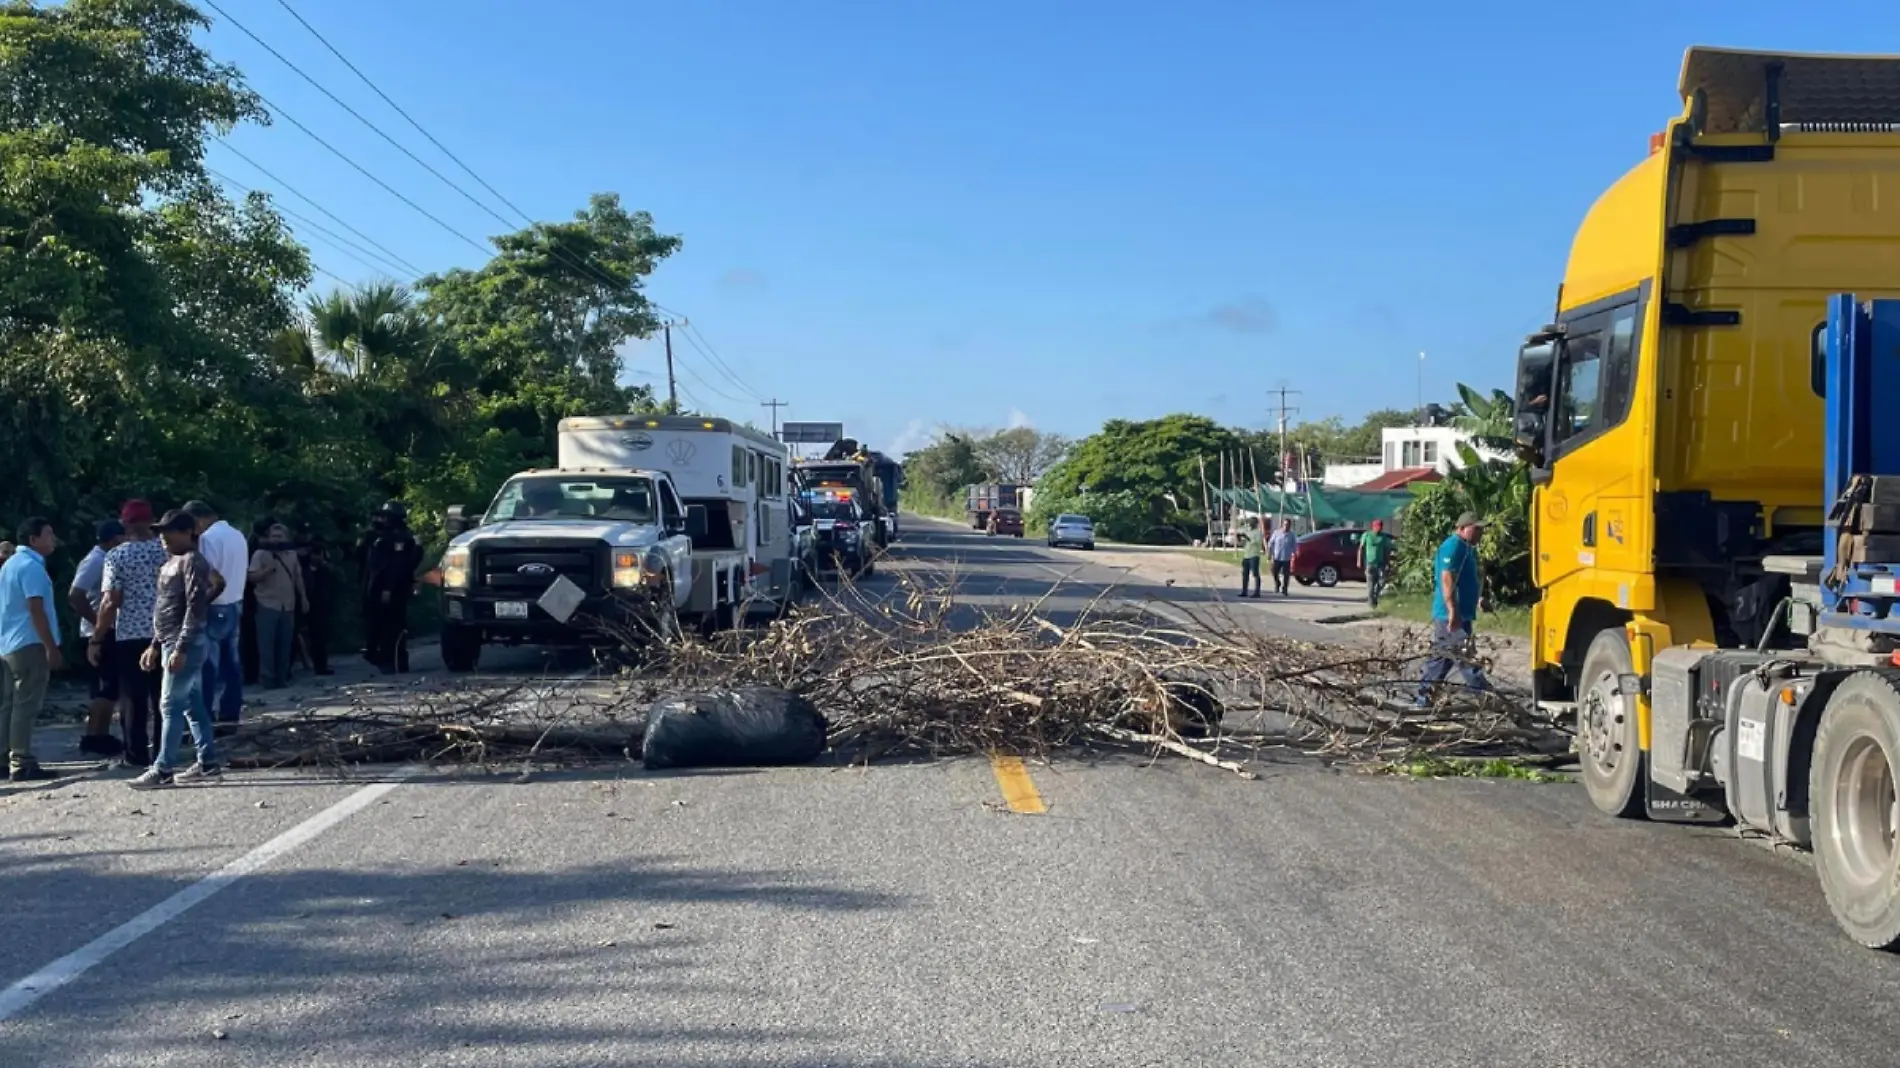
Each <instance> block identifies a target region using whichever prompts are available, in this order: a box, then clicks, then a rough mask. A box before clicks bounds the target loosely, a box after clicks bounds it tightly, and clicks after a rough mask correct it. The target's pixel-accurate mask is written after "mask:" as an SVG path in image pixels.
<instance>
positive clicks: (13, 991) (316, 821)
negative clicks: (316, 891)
mask: <svg viewBox="0 0 1900 1068" xmlns="http://www.w3.org/2000/svg"><path fill="white" fill-rule="evenodd" d="M420 770H421V769H420V768H416V767H405V768H401V769H398V770H397V771H396V772H395V773H394V775H395V778H394V779H392V780H391V781H387V782H379V783H375V784H372V785H370V786H365V787H363V788H362V789H361V790H358V791H356V792H355V793H353V794H351V795H350V796H348V797H346V798H344V799H343V800H341V801H338V802H337V803H336V804H334V805H331V806H330V807H329V808H326V809H324V810H323V811H322V812H319V813H317V814H316V815H314V816H312V817H310V818H309V819H307V820H305V821H303V822H302V823H299V824H298V825H296V826H295V827H292V828H291V829H290V830H288V831H285V832H284V833H282V834H280V835H278V836H277V837H275V838H273V839H271V840H270V841H268V842H265V843H264V844H263V845H261V846H258V847H257V848H256V849H253V850H251V851H250V852H249V853H246V854H244V855H243V856H241V857H239V858H238V859H236V860H234V861H232V862H231V863H229V864H226V865H225V866H224V867H222V868H219V869H218V870H217V871H215V872H213V873H211V874H210V875H207V876H205V877H204V878H202V879H200V880H198V881H197V882H195V883H193V884H191V885H190V886H187V887H185V888H184V889H183V890H180V891H178V892H177V893H175V894H173V895H172V896H170V897H168V898H166V899H165V900H163V901H161V902H159V903H158V904H156V905H153V906H152V907H151V908H149V909H146V910H145V911H144V912H141V913H139V914H138V915H137V916H134V917H133V918H132V919H130V920H127V921H126V922H125V923H123V924H120V925H119V926H117V927H114V928H113V929H112V930H110V931H107V932H106V933H105V934H102V935H100V936H99V937H98V938H95V939H93V940H92V941H91V942H88V943H86V944H85V945H84V946H81V947H80V948H78V949H76V950H74V951H72V952H71V953H68V954H66V955H65V956H63V957H61V958H59V959H58V960H56V961H54V962H53V963H51V964H48V965H47V966H46V967H44V968H41V969H40V970H39V971H37V972H34V973H33V974H32V975H29V976H27V977H26V978H24V979H22V980H20V981H19V982H17V983H14V984H13V985H12V986H9V987H7V988H6V990H4V991H0V1022H4V1021H6V1020H10V1019H12V1018H13V1017H15V1016H18V1015H19V1014H20V1013H22V1012H25V1011H26V1010H27V1009H28V1008H29V1007H31V1006H32V1005H33V1003H34V1002H36V1001H38V1000H40V999H41V998H43V997H45V996H46V995H48V994H50V993H52V992H53V991H55V990H58V989H59V988H60V987H62V986H65V985H66V984H67V983H70V982H72V981H73V980H74V979H77V978H79V977H80V976H82V975H84V974H86V973H87V972H88V971H91V970H92V969H93V968H94V967H96V966H97V965H99V964H100V963H101V962H102V961H104V960H105V959H106V958H107V957H110V956H112V955H113V954H114V953H117V952H118V951H119V950H122V949H124V948H125V947H127V946H129V945H131V944H132V943H134V942H136V941H138V940H139V939H141V938H143V937H145V936H146V935H148V934H151V933H152V932H153V931H156V930H158V929H159V928H160V927H163V926H165V925H166V924H167V923H170V922H171V921H173V920H175V919H177V918H178V917H180V916H182V915H184V914H185V913H186V912H188V911H190V910H191V909H192V908H193V907H194V906H196V905H198V904H199V903H200V902H202V901H204V900H205V899H206V898H208V897H210V896H211V895H213V894H215V893H217V892H218V891H220V890H222V889H224V888H225V887H227V886H230V885H231V884H232V883H235V882H237V881H238V880H239V879H242V878H244V877H245V876H246V875H249V874H251V873H252V872H255V871H257V870H258V869H260V868H262V867H264V866H265V865H267V864H269V863H270V862H271V861H273V860H276V859H277V858H278V857H281V856H283V855H284V854H286V853H289V852H291V851H292V850H294V849H297V848H298V847H300V846H303V845H307V844H308V843H309V842H311V841H312V840H313V839H315V838H316V837H317V836H318V835H320V834H322V833H323V832H325V831H327V830H329V829H330V828H332V827H334V826H336V825H337V824H339V823H342V822H343V821H344V820H346V819H349V818H350V817H351V816H352V815H354V814H355V813H357V812H359V811H361V810H362V809H363V808H365V807H367V806H368V805H370V804H371V803H373V802H374V801H375V800H376V799H377V798H380V797H382V796H383V795H384V794H386V793H388V792H390V791H391V790H394V789H395V788H396V787H398V786H401V785H402V784H403V782H404V780H406V779H408V778H410V777H411V776H413V775H415V774H416V773H417V772H418V771H420Z"/></svg>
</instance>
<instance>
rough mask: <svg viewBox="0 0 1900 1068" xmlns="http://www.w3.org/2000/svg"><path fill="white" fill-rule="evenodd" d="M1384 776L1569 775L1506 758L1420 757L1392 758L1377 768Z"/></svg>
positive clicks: (1523, 778)
mask: <svg viewBox="0 0 1900 1068" xmlns="http://www.w3.org/2000/svg"><path fill="white" fill-rule="evenodd" d="M1379 770H1380V771H1381V772H1382V773H1384V774H1387V775H1404V776H1406V777H1407V778H1412V779H1516V780H1518V781H1519V782H1537V783H1551V782H1569V781H1570V776H1568V775H1557V774H1554V773H1552V772H1548V771H1545V770H1544V769H1542V768H1539V767H1533V766H1532V765H1529V764H1526V763H1523V762H1522V761H1518V760H1513V759H1511V758H1510V757H1489V758H1467V757H1439V756H1420V757H1414V758H1412V759H1410V760H1395V761H1393V762H1392V763H1390V764H1386V765H1383V766H1382V767H1380V769H1379Z"/></svg>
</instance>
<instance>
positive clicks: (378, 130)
mask: <svg viewBox="0 0 1900 1068" xmlns="http://www.w3.org/2000/svg"><path fill="white" fill-rule="evenodd" d="M204 4H205V6H206V7H209V8H210V9H211V10H213V11H216V12H217V13H218V14H219V15H221V16H223V17H224V21H226V22H228V23H230V24H231V25H233V26H235V27H237V28H238V30H239V31H241V32H242V33H243V34H244V35H245V36H246V37H249V38H250V39H251V40H253V41H256V42H257V43H258V45H259V46H261V47H262V48H263V49H264V51H266V52H269V53H270V54H271V55H273V56H276V57H277V61H278V62H280V63H282V64H283V65H284V66H286V67H289V68H290V69H291V70H292V71H295V72H296V74H297V76H298V77H299V78H302V79H303V80H304V81H306V82H309V83H310V84H311V86H312V87H313V88H315V89H316V90H317V92H319V93H322V94H323V95H324V96H327V97H329V98H330V100H331V101H332V102H334V103H335V104H336V106H337V107H340V108H342V109H343V110H344V111H347V112H349V113H350V116H351V117H352V118H354V119H356V121H357V122H360V123H362V124H363V125H365V126H367V127H369V128H370V130H371V131H372V132H373V133H375V134H376V136H378V137H380V138H382V139H383V140H385V141H387V142H389V143H390V145H391V146H393V147H394V148H395V149H396V151H398V152H400V153H402V154H403V155H405V156H408V157H409V158H410V159H412V160H414V161H415V163H416V165H417V166H418V167H421V168H422V169H423V170H425V171H428V172H429V173H430V174H433V175H435V176H436V177H437V178H438V179H440V180H441V181H442V184H443V185H446V186H448V187H449V188H450V189H453V190H455V191H456V192H457V193H460V194H462V196H463V197H464V198H466V199H467V200H468V202H469V203H470V204H473V205H475V206H476V207H478V208H480V209H482V210H483V211H485V212H487V213H488V215H489V216H490V217H491V218H493V219H494V220H495V221H497V222H499V223H501V224H502V225H503V226H513V225H514V223H513V222H511V221H509V220H508V219H507V218H506V217H505V216H503V215H502V214H501V213H500V212H498V211H496V210H495V209H493V208H491V207H489V206H488V205H487V204H484V203H482V202H481V201H480V200H479V199H477V198H476V197H475V195H474V194H473V193H470V192H469V191H468V190H466V189H464V188H462V187H461V186H459V185H457V184H456V183H455V180H454V179H452V178H450V177H449V176H448V175H446V174H443V173H442V172H441V171H438V170H436V169H435V168H434V167H432V166H430V165H429V163H428V161H427V160H424V159H423V158H422V157H421V156H418V155H416V154H415V153H414V152H411V151H409V149H408V147H407V146H406V145H404V144H403V143H402V142H400V141H398V140H396V139H395V138H394V137H391V136H389V134H387V133H385V132H384V131H383V129H382V127H380V126H378V125H376V124H375V123H373V122H371V121H369V120H368V119H366V118H364V117H363V114H362V112H359V111H357V110H356V109H355V108H353V107H351V106H350V105H349V104H348V103H347V102H346V101H345V100H344V99H343V98H342V97H340V96H337V95H336V94H335V93H333V92H331V91H330V90H328V89H326V88H324V85H323V83H322V82H319V81H317V80H316V79H315V78H313V77H311V76H310V75H309V74H307V73H305V71H304V69H303V68H302V67H299V66H298V65H297V64H295V63H292V62H291V61H290V59H289V58H288V57H287V56H285V55H284V54H283V53H282V52H279V51H278V50H277V49H276V48H274V47H272V46H271V43H270V42H269V41H266V40H264V39H263V38H262V37H259V36H258V35H257V34H256V33H253V32H252V31H251V28H250V27H248V26H246V25H244V24H243V23H242V22H239V21H238V20H237V19H234V18H232V17H231V16H230V15H229V14H228V13H227V12H226V11H225V10H224V9H223V8H221V7H219V6H218V5H217V2H216V0H204ZM291 14H293V15H294V14H296V12H294V11H293V12H291ZM300 21H301V20H300ZM325 44H326V45H327V44H328V42H325ZM332 51H334V49H332ZM372 88H373V86H372ZM259 99H262V97H260V98H259ZM285 117H286V118H289V116H285ZM405 117H406V116H405ZM291 121H292V122H296V120H295V119H292V120H291Z"/></svg>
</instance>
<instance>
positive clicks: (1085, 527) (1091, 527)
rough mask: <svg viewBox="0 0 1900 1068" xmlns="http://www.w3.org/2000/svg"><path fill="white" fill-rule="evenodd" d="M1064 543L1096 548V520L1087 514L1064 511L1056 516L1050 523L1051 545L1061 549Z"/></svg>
mask: <svg viewBox="0 0 1900 1068" xmlns="http://www.w3.org/2000/svg"><path fill="white" fill-rule="evenodd" d="M1064 545H1074V546H1077V547H1079V548H1083V549H1091V550H1092V549H1094V548H1095V521H1094V520H1092V519H1090V518H1089V517H1088V516H1085V515H1076V514H1075V513H1073V512H1064V513H1062V514H1061V515H1059V516H1056V518H1055V522H1053V523H1050V524H1049V547H1050V548H1051V549H1059V548H1061V547H1062V546H1064Z"/></svg>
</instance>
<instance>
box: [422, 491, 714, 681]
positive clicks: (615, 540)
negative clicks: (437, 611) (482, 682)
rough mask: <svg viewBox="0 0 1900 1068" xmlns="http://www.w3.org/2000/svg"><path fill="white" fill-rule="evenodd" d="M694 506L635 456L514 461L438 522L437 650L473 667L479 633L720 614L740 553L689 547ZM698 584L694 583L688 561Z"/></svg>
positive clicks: (661, 626)
mask: <svg viewBox="0 0 1900 1068" xmlns="http://www.w3.org/2000/svg"><path fill="white" fill-rule="evenodd" d="M695 525H697V526H698V527H699V528H700V533H701V534H703V528H704V527H705V525H706V513H705V510H704V509H702V508H697V507H695V508H688V507H686V506H685V505H683V504H682V503H681V500H680V496H679V493H678V491H677V490H676V489H675V488H674V485H673V480H672V477H671V476H670V475H669V474H667V473H666V472H664V471H653V470H642V469H637V468H591V469H585V470H574V469H555V470H541V471H524V472H522V473H521V474H518V475H515V476H514V477H513V478H510V479H509V480H508V481H507V482H506V483H505V484H504V485H503V486H502V488H501V492H499V493H497V494H496V495H495V500H494V503H493V504H491V505H489V508H488V511H487V513H486V514H484V515H482V516H480V517H475V518H471V517H468V516H465V515H464V514H463V513H462V509H461V508H460V507H459V506H458V507H455V508H451V509H449V514H448V516H447V517H446V518H445V520H444V522H443V527H444V530H445V532H447V533H448V534H449V535H450V536H451V540H450V542H449V546H448V550H447V551H446V552H445V553H444V554H443V557H442V564H441V584H442V597H443V606H442V608H443V611H442V660H443V662H444V663H445V664H446V665H447V667H448V669H449V670H450V671H456V672H464V671H472V670H474V668H475V665H476V663H477V661H479V660H480V658H481V650H482V647H483V646H484V645H490V644H506V645H523V644H527V645H582V644H594V645H600V644H612V643H614V642H617V641H624V640H626V639H627V638H629V637H630V636H634V635H639V636H644V637H647V638H650V639H654V640H662V641H663V640H668V639H671V638H673V637H676V636H677V635H678V634H679V632H680V627H681V624H682V622H684V623H688V624H702V625H706V624H711V625H715V626H717V625H724V626H730V625H731V620H732V619H733V617H734V612H735V609H734V605H733V598H734V596H735V594H737V593H738V592H740V591H742V590H743V585H742V576H743V575H744V573H745V566H746V560H745V554H744V553H742V552H732V553H729V554H725V555H726V556H728V557H729V559H720V560H713V559H707V558H706V554H704V553H701V554H699V557H700V558H699V559H697V560H696V559H695V554H694V552H693V547H692V546H693V538H694V537H695V536H696V535H695ZM696 572H697V573H698V575H699V576H700V580H701V581H703V582H704V584H705V586H706V588H705V589H700V588H697V585H696V581H695V577H694V576H695V573H696Z"/></svg>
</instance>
